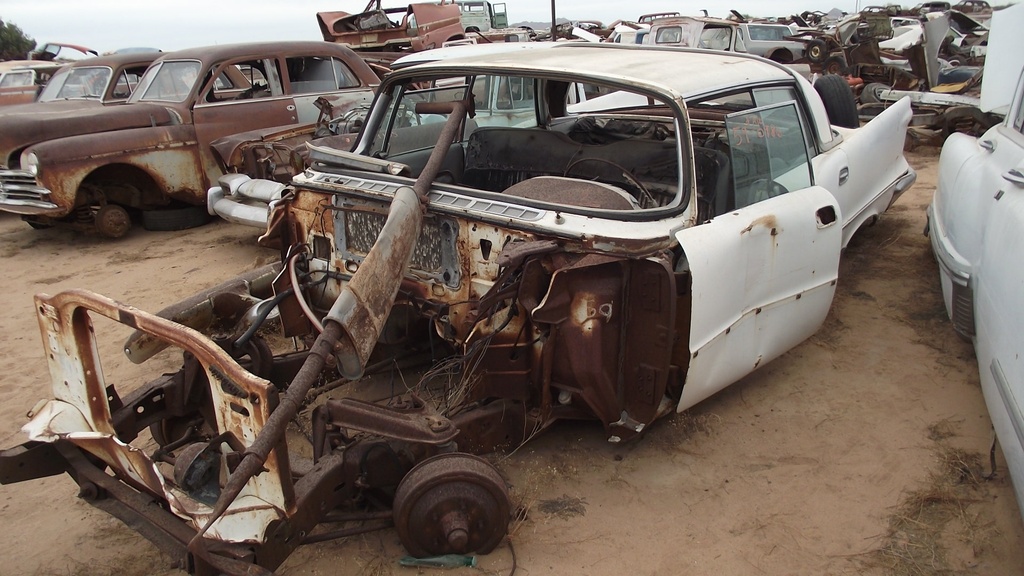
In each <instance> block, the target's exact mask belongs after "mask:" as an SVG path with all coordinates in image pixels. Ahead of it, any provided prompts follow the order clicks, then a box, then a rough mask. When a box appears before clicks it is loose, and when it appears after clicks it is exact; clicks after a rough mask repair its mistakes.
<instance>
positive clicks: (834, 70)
mask: <svg viewBox="0 0 1024 576" xmlns="http://www.w3.org/2000/svg"><path fill="white" fill-rule="evenodd" d="M821 71H822V73H823V74H826V75H827V74H838V75H842V76H845V75H846V74H849V73H850V67H849V66H847V64H846V58H843V57H842V56H829V57H828V58H826V59H825V61H824V62H822V63H821Z"/></svg>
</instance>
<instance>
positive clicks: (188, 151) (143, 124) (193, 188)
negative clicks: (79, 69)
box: [0, 42, 378, 238]
mask: <svg viewBox="0 0 1024 576" xmlns="http://www.w3.org/2000/svg"><path fill="white" fill-rule="evenodd" d="M136 57H138V56H136ZM111 58H114V57H111ZM377 82H378V78H377V76H376V74H374V73H373V71H372V70H371V69H370V68H369V66H367V65H366V63H365V62H363V60H362V59H360V58H359V57H358V56H357V55H356V54H355V53H354V52H352V51H351V50H349V49H348V48H345V47H343V46H339V45H335V44H330V43H327V42H280V43H259V44H255V43H254V44H237V45H225V46H211V47H205V48H193V49H189V50H182V51H179V52H173V53H169V54H164V55H163V56H162V57H160V58H159V59H157V60H156V61H155V62H154V63H153V66H152V67H150V68H149V70H147V72H146V74H145V75H144V76H143V78H142V79H141V80H140V81H139V86H138V88H137V90H136V92H135V93H134V94H133V95H132V97H131V98H130V99H129V102H128V104H127V105H125V106H117V107H108V108H100V109H95V108H93V109H88V110H81V111H77V112H74V111H68V112H67V113H66V114H52V115H48V116H45V117H42V118H39V117H37V116H33V115H25V116H0V158H2V159H3V161H4V162H6V164H7V168H8V170H3V171H0V210H5V211H8V212H14V213H16V214H21V215H23V217H24V218H25V219H26V220H28V221H29V223H30V224H33V225H35V226H52V225H67V226H76V227H86V228H90V229H95V230H97V231H98V232H99V233H101V234H103V235H105V236H109V237H115V238H116V237H119V236H123V235H124V234H125V233H127V231H128V230H129V229H130V227H131V223H132V220H131V214H130V213H129V210H133V211H135V210H141V211H143V212H142V217H143V224H144V225H146V227H147V228H150V229H161V228H162V229H167V228H173V227H185V225H187V224H188V223H189V222H190V219H193V218H196V217H197V215H198V217H199V218H200V220H199V222H200V223H201V222H202V221H205V218H206V215H205V210H203V209H201V208H200V209H198V210H196V211H195V212H194V213H193V212H189V211H188V208H187V207H188V206H189V205H192V206H196V205H201V204H203V203H205V200H206V190H207V188H209V186H210V183H211V182H213V181H215V180H216V178H217V176H219V175H220V173H221V172H220V166H219V165H218V164H217V162H216V160H215V159H214V158H213V156H212V154H211V152H210V147H209V145H210V142H212V141H213V140H216V139H217V138H220V137H223V136H226V135H228V134H233V133H236V132H243V131H245V130H251V129H256V128H269V127H272V126H284V125H295V124H304V123H312V122H314V121H315V120H316V119H317V117H318V115H319V114H320V111H319V109H318V108H317V107H316V106H315V105H314V102H315V101H316V100H317V99H318V98H324V99H326V100H328V101H330V102H331V103H332V105H333V106H334V108H335V109H336V110H338V111H339V113H340V112H341V111H343V110H344V109H345V108H346V107H348V106H356V105H360V104H362V103H364V102H368V101H369V100H370V99H371V98H372V96H373V87H374V86H375V85H376V83H377ZM65 86H66V85H65ZM65 89H66V88H65ZM166 207H171V208H173V210H171V211H169V212H168V211H162V210H159V209H160V208H166Z"/></svg>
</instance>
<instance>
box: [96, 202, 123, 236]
mask: <svg viewBox="0 0 1024 576" xmlns="http://www.w3.org/2000/svg"><path fill="white" fill-rule="evenodd" d="M95 218H96V230H97V231H98V232H99V233H100V234H102V235H104V236H106V237H107V238H120V237H122V236H124V235H125V234H127V233H128V230H129V229H131V227H132V219H131V216H129V215H128V211H127V210H125V209H124V208H123V207H121V206H118V205H117V204H106V205H104V206H101V207H100V209H99V210H97V211H96V216H95Z"/></svg>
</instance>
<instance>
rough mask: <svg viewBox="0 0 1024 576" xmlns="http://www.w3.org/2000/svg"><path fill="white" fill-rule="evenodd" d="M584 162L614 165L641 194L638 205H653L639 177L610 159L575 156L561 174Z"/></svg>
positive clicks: (564, 174) (566, 173)
mask: <svg viewBox="0 0 1024 576" xmlns="http://www.w3.org/2000/svg"><path fill="white" fill-rule="evenodd" d="M584 162H601V163H603V164H608V165H609V166H614V167H615V168H616V169H618V170H619V171H620V172H622V175H623V176H624V177H625V178H626V180H629V183H630V184H632V185H634V186H636V188H637V190H639V191H640V196H641V199H640V207H641V208H651V207H653V206H655V202H654V196H653V195H652V194H651V191H650V190H648V189H647V187H646V186H644V185H643V183H642V182H640V179H639V178H637V177H636V176H635V175H634V174H633V173H632V172H631V171H629V170H628V169H626V168H625V167H624V166H622V165H621V164H618V163H616V162H613V161H611V160H607V159H605V158H597V157H589V158H577V159H576V160H573V161H572V162H570V163H569V165H568V166H566V167H565V170H564V171H563V172H562V176H568V175H569V171H570V170H572V169H573V167H574V166H577V165H579V164H582V163H584Z"/></svg>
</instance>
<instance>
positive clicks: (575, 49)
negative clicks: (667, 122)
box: [392, 42, 796, 98]
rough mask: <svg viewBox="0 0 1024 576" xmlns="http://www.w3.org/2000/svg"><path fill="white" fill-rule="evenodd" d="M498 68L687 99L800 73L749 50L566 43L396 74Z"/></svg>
mask: <svg viewBox="0 0 1024 576" xmlns="http://www.w3.org/2000/svg"><path fill="white" fill-rule="evenodd" d="M495 68H500V69H502V70H508V71H510V72H512V73H516V72H521V73H527V72H529V73H540V74H551V75H574V76H578V77H582V78H592V79H600V80H604V81H609V82H618V83H628V84H632V85H635V86H637V87H646V88H648V89H649V90H654V91H661V92H666V93H668V94H670V95H672V96H673V97H682V98H689V97H692V96H697V95H701V94H706V93H709V92H714V91H717V90H720V89H727V88H730V87H739V86H742V85H744V84H747V83H763V82H780V81H787V80H792V79H793V77H794V76H796V73H795V72H794V71H792V70H789V69H788V68H786V67H784V66H781V65H779V64H776V63H774V62H771V61H769V60H765V59H763V58H758V57H756V56H751V55H749V54H740V53H734V52H729V53H726V52H716V51H711V50H700V49H691V48H679V47H660V46H642V45H622V44H614V43H601V44H596V43H582V42H565V43H561V44H557V45H556V46H554V47H552V48H551V49H548V50H516V51H514V52H505V53H492V54H485V55H479V56H466V57H457V58H450V59H445V60H440V61H436V62H428V63H424V64H419V65H415V66H411V67H409V68H407V69H405V70H402V71H400V72H394V73H393V74H392V76H394V77H396V78H399V77H402V78H404V77H409V76H415V75H416V74H417V73H418V72H423V71H429V70H437V71H438V72H441V71H451V70H456V71H460V72H465V71H467V70H470V69H472V70H479V71H481V72H485V71H487V70H489V69H491V70H493V69H495ZM669 71H670V72H669Z"/></svg>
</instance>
